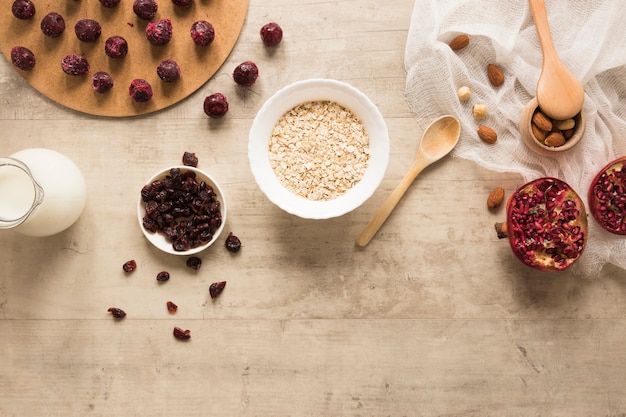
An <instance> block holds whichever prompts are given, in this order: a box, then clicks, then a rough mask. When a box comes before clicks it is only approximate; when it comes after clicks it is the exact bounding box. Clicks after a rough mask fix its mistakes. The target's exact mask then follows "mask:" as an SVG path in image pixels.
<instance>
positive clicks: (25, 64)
mask: <svg viewBox="0 0 626 417" xmlns="http://www.w3.org/2000/svg"><path fill="white" fill-rule="evenodd" d="M11 62H12V63H13V65H15V66H16V67H17V68H19V69H21V70H22V71H30V70H32V69H33V68H35V54H33V52H32V51H31V50H30V49H28V48H26V47H24V46H14V47H13V48H11Z"/></svg>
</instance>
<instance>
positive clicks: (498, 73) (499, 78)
mask: <svg viewBox="0 0 626 417" xmlns="http://www.w3.org/2000/svg"><path fill="white" fill-rule="evenodd" d="M487 77H488V78H489V82H491V85H493V86H494V87H499V86H501V85H502V84H504V73H503V72H502V69H500V67H499V66H497V65H495V64H489V65H487Z"/></svg>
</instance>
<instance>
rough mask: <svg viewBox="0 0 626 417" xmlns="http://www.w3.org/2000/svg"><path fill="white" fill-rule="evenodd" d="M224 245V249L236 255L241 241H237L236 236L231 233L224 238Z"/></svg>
mask: <svg viewBox="0 0 626 417" xmlns="http://www.w3.org/2000/svg"><path fill="white" fill-rule="evenodd" d="M225 245H226V249H228V250H229V251H230V252H233V253H236V252H239V250H240V249H241V240H239V238H238V237H237V236H235V235H233V232H230V233H229V234H228V237H227V238H226V243H225Z"/></svg>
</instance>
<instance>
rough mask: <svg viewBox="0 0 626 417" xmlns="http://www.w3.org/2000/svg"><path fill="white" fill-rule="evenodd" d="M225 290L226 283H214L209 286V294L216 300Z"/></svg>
mask: <svg viewBox="0 0 626 417" xmlns="http://www.w3.org/2000/svg"><path fill="white" fill-rule="evenodd" d="M224 288H226V281H220V282H214V283H213V284H211V285H210V286H209V294H210V295H211V298H213V299H215V298H217V297H218V296H219V295H220V294H221V293H222V291H224Z"/></svg>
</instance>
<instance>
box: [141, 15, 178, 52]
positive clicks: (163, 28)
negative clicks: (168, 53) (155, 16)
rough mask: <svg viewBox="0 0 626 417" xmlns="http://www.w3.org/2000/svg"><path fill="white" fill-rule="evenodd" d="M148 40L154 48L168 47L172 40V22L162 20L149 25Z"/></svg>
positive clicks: (147, 27)
mask: <svg viewBox="0 0 626 417" xmlns="http://www.w3.org/2000/svg"><path fill="white" fill-rule="evenodd" d="M146 38H147V39H148V41H149V42H150V43H151V44H152V45H154V46H163V45H167V44H168V43H169V42H170V40H171V39H172V21H171V20H170V19H161V20H157V21H154V22H150V23H148V26H146Z"/></svg>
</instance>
